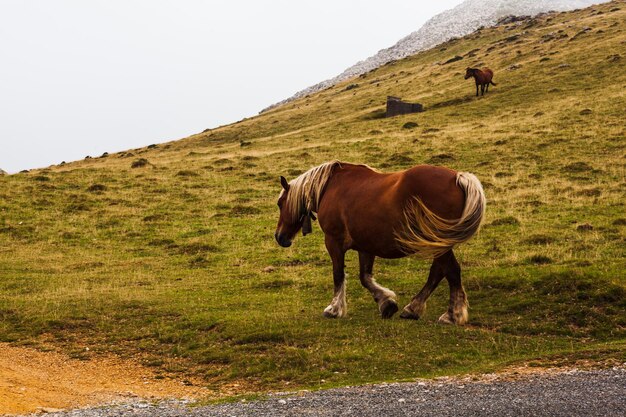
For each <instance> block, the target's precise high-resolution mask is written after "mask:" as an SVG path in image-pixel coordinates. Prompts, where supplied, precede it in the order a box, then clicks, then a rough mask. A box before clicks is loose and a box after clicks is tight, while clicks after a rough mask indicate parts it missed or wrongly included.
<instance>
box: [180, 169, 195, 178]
mask: <svg viewBox="0 0 626 417" xmlns="http://www.w3.org/2000/svg"><path fill="white" fill-rule="evenodd" d="M199 175H200V174H198V173H197V172H195V171H191V170H182V171H178V172H177V173H176V176H177V177H198V176H199Z"/></svg>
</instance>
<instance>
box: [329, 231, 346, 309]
mask: <svg viewBox="0 0 626 417" xmlns="http://www.w3.org/2000/svg"><path fill="white" fill-rule="evenodd" d="M326 249H327V250H328V254H329V255H330V258H331V259H332V261H333V283H334V286H335V292H334V296H333V301H331V303H330V305H329V306H328V307H326V308H325V309H324V316H325V317H328V318H337V317H345V316H346V314H348V306H347V304H346V275H345V273H344V267H345V265H344V261H345V255H346V253H345V251H344V250H343V248H342V245H341V244H340V243H339V242H336V241H335V240H334V239H332V238H330V237H329V236H328V235H326Z"/></svg>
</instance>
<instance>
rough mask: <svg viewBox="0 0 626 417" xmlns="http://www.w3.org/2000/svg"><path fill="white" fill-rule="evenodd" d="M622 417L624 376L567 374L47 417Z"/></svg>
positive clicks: (618, 371)
mask: <svg viewBox="0 0 626 417" xmlns="http://www.w3.org/2000/svg"><path fill="white" fill-rule="evenodd" d="M381 415H382V416H386V417H388V416H402V417H406V416H498V417H505V416H516V417H518V416H568V417H570V416H620V417H622V416H626V369H624V368H617V367H616V368H613V369H608V370H600V371H578V370H570V371H566V372H563V373H546V374H537V375H527V376H521V377H516V378H514V379H512V380H511V379H510V378H508V377H507V378H504V377H494V378H491V379H490V378H488V377H487V378H481V380H480V381H471V380H458V379H445V380H441V379H440V380H435V381H422V382H413V383H398V384H380V385H369V386H362V387H348V388H340V389H330V390H326V391H318V392H304V393H290V394H273V395H271V396H270V397H269V398H268V399H266V400H264V401H249V402H237V403H230V404H222V405H213V406H203V407H188V406H186V405H185V404H183V403H161V404H158V405H155V404H150V403H147V402H143V403H134V404H127V405H118V406H113V407H103V408H97V409H88V410H74V411H69V412H62V413H51V414H48V416H54V417H70V416H71V417H121V416H139V417H153V416H159V417H183V416H185V417H196V416H207V417H208V416H237V417H242V416H272V417H280V416H333V417H335V416H359V417H368V416H372V417H379V416H381Z"/></svg>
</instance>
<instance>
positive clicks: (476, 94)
mask: <svg viewBox="0 0 626 417" xmlns="http://www.w3.org/2000/svg"><path fill="white" fill-rule="evenodd" d="M476 97H478V83H476Z"/></svg>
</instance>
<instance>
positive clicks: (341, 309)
mask: <svg viewBox="0 0 626 417" xmlns="http://www.w3.org/2000/svg"><path fill="white" fill-rule="evenodd" d="M346 281H347V280H346V279H345V278H344V280H343V283H342V284H341V288H339V291H337V293H336V294H335V296H334V297H333V301H332V302H331V303H330V305H329V306H328V307H326V308H325V309H324V315H325V316H329V317H345V316H346V315H347V314H348V304H347V303H346Z"/></svg>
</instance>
